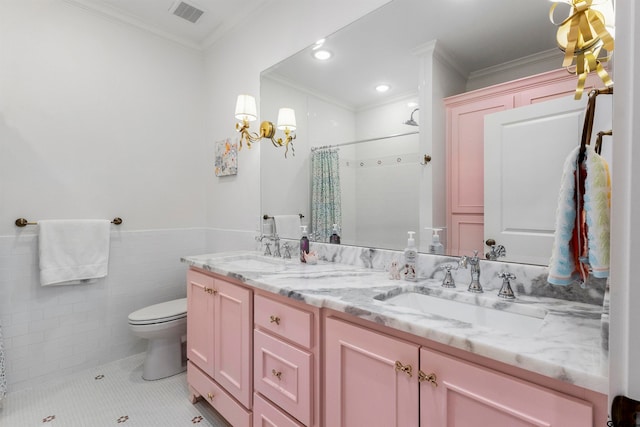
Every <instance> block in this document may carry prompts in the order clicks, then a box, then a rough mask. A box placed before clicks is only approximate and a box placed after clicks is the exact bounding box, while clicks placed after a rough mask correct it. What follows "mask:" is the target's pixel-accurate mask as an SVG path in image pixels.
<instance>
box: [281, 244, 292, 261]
mask: <svg viewBox="0 0 640 427" xmlns="http://www.w3.org/2000/svg"><path fill="white" fill-rule="evenodd" d="M282 249H284V253H283V254H282V258H287V259H289V258H291V245H290V244H289V242H284V243H283V244H282Z"/></svg>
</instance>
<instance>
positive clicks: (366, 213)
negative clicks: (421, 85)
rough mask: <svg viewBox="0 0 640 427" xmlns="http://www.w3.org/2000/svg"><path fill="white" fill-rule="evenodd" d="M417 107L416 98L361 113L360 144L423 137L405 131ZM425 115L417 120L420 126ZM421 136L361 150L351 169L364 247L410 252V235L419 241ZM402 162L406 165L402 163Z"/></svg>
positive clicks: (411, 129) (364, 146)
mask: <svg viewBox="0 0 640 427" xmlns="http://www.w3.org/2000/svg"><path fill="white" fill-rule="evenodd" d="M409 101H412V102H417V101H418V97H417V94H416V95H414V96H410V97H406V98H402V99H397V100H395V101H393V102H390V103H388V104H384V105H380V106H375V107H371V108H367V109H364V110H361V111H358V113H357V116H356V120H357V135H356V138H357V139H358V140H361V139H368V138H376V137H383V136H389V135H397V134H403V133H410V132H417V131H418V130H419V128H418V127H414V126H408V125H405V124H404V122H405V121H406V120H407V119H409V117H410V116H411V112H412V111H413V109H414V108H415V107H409V106H408V105H407V104H408V103H409ZM419 113H420V112H419V111H418V112H416V113H415V114H414V119H415V120H416V121H417V122H418V123H420V114H419ZM418 146H419V135H417V134H416V135H407V136H401V137H394V138H390V139H382V140H377V141H369V142H363V143H360V144H357V145H355V159H354V161H353V162H352V163H351V165H352V166H351V167H352V168H353V170H354V172H355V177H356V191H355V200H356V203H355V205H356V217H355V218H356V220H355V223H356V224H355V225H356V239H357V242H358V245H362V246H373V247H383V248H389V249H404V248H405V247H406V245H407V231H414V232H416V236H418V234H419V233H418V231H419V230H418V228H419V217H418V213H419V210H418V202H419V199H420V194H419V189H418V182H419V177H420V173H421V169H422V168H423V167H424V166H422V165H420V155H419V153H418ZM398 160H400V161H398Z"/></svg>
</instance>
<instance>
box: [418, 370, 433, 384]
mask: <svg viewBox="0 0 640 427" xmlns="http://www.w3.org/2000/svg"><path fill="white" fill-rule="evenodd" d="M418 381H419V382H421V383H422V382H425V381H426V382H429V383H431V385H432V386H434V387H438V377H437V376H436V374H435V373H433V372H432V373H430V374H425V373H424V372H422V371H418Z"/></svg>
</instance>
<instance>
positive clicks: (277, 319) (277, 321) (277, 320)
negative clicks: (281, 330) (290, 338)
mask: <svg viewBox="0 0 640 427" xmlns="http://www.w3.org/2000/svg"><path fill="white" fill-rule="evenodd" d="M269 322H270V323H275V324H276V325H279V324H280V317H278V316H274V315H273V314H272V315H271V316H269Z"/></svg>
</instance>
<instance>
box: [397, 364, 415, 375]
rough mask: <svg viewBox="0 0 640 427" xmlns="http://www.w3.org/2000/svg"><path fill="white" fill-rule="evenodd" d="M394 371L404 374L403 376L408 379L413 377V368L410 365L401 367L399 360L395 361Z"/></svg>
mask: <svg viewBox="0 0 640 427" xmlns="http://www.w3.org/2000/svg"><path fill="white" fill-rule="evenodd" d="M396 371H402V372H404V373H405V374H407V375H409V378H411V377H412V376H413V374H412V372H413V368H412V367H411V365H403V364H402V362H400V361H399V360H396Z"/></svg>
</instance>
